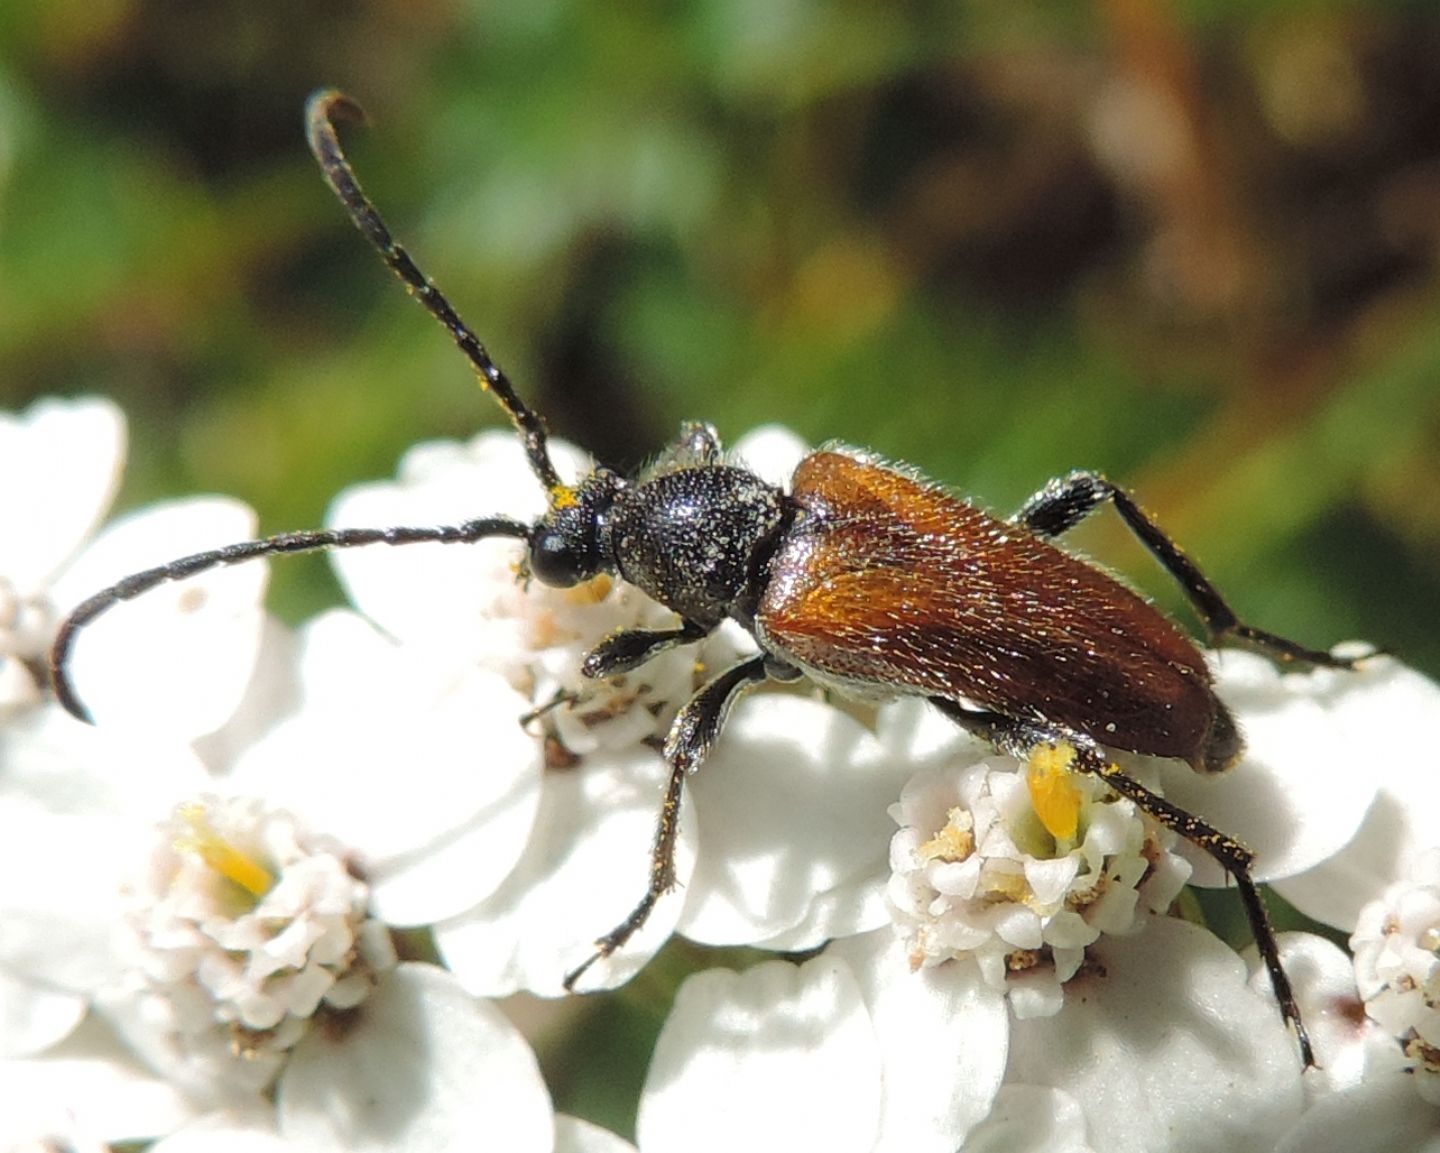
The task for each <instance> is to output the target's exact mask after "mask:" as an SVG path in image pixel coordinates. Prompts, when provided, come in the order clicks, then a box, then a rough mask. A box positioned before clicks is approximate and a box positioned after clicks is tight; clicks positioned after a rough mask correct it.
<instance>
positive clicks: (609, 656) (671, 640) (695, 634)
mask: <svg viewBox="0 0 1440 1153" xmlns="http://www.w3.org/2000/svg"><path fill="white" fill-rule="evenodd" d="M709 633H710V630H709V629H707V628H705V627H704V626H703V625H697V624H695V623H693V622H691V621H686V622H685V623H684V624H682V625H681V626H680V627H679V628H678V629H622V630H621V631H620V632H616V633H611V634H610V635H609V636H608V637H606V638H605V639H604V640H603V641H601V642H600V643H599V644H598V645H596V646H595V647H594V648H593V649H591V650H590V651H589V652H588V653H586V654H585V660H584V663H583V664H581V666H580V671H581V672H582V673H584V674H585V675H586V676H587V677H594V678H597V679H599V678H601V677H613V676H616V675H618V674H619V673H628V672H629V671H630V670H631V669H634V668H638V667H639V666H641V665H643V664H644V663H645V662H646V661H648V660H649V659H650V658H651V657H654V656H659V655H660V653H662V652H664V651H665V650H666V649H671V648H674V647H675V646H676V645H685V644H690V643H691V642H693V641H702V640H704V639H705V638H706V637H707V636H708V635H709Z"/></svg>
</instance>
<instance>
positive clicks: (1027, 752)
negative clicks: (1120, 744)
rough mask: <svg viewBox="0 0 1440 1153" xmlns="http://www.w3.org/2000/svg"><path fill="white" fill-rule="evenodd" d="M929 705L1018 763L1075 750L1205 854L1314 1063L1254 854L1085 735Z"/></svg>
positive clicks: (1080, 760)
mask: <svg viewBox="0 0 1440 1153" xmlns="http://www.w3.org/2000/svg"><path fill="white" fill-rule="evenodd" d="M930 702H931V703H932V704H933V705H935V707H936V708H938V709H939V710H940V711H941V712H942V713H944V714H945V715H946V716H947V717H949V718H950V719H951V720H953V721H955V722H956V723H957V724H958V725H960V726H961V727H962V728H964V729H965V730H967V731H968V732H971V733H973V734H975V735H976V736H978V737H980V738H981V739H982V740H985V741H988V742H989V743H990V744H992V745H994V746H995V747H996V748H997V749H999V750H1000V751H1001V752H1003V753H1006V754H1008V755H1010V756H1014V757H1016V758H1019V759H1022V760H1023V759H1026V758H1028V757H1030V756H1031V754H1032V753H1033V752H1034V750H1035V749H1036V748H1037V747H1040V746H1052V747H1053V746H1057V745H1060V744H1069V745H1070V746H1071V747H1072V748H1073V749H1074V750H1075V754H1074V757H1073V759H1072V761H1071V768H1072V769H1074V770H1076V771H1079V772H1085V773H1092V774H1094V775H1095V776H1098V777H1099V778H1100V779H1101V780H1103V781H1104V782H1105V783H1106V784H1107V785H1109V786H1110V788H1111V789H1112V790H1114V791H1115V792H1116V793H1119V794H1120V795H1121V796H1122V797H1125V798H1126V799H1127V800H1130V801H1133V802H1134V803H1135V805H1136V807H1138V808H1139V809H1140V810H1141V811H1142V812H1144V813H1147V814H1149V815H1150V816H1151V817H1153V818H1154V819H1155V820H1156V821H1158V822H1159V823H1160V824H1161V825H1163V826H1165V828H1167V829H1169V830H1171V831H1172V832H1175V833H1178V834H1179V835H1180V836H1182V837H1184V838H1185V839H1186V840H1187V841H1189V842H1190V843H1191V844H1193V845H1195V846H1197V847H1198V848H1200V849H1203V850H1204V851H1205V852H1206V853H1208V854H1209V855H1210V856H1211V857H1212V858H1213V859H1214V860H1215V862H1216V864H1218V865H1219V866H1220V867H1221V868H1222V869H1224V870H1225V872H1226V874H1227V875H1228V876H1230V877H1231V878H1232V879H1233V880H1234V882H1235V888H1236V890H1237V891H1238V892H1239V894H1240V901H1241V904H1242V905H1243V906H1244V908H1245V918H1246V920H1247V921H1248V922H1249V923H1250V932H1251V935H1252V936H1253V937H1254V938H1255V946H1256V948H1257V949H1259V951H1260V956H1261V959H1262V960H1264V962H1265V969H1266V972H1267V973H1268V974H1269V976H1270V986H1271V988H1272V989H1273V990H1274V992H1275V1000H1276V1001H1277V1002H1278V1003H1279V1005H1280V1014H1281V1016H1282V1017H1283V1018H1284V1019H1285V1021H1286V1022H1287V1023H1288V1024H1289V1025H1290V1026H1291V1028H1293V1029H1294V1030H1295V1038H1296V1040H1297V1041H1298V1043H1299V1045H1300V1055H1301V1057H1302V1058H1303V1060H1304V1062H1305V1065H1306V1066H1307V1067H1310V1066H1313V1065H1314V1064H1315V1053H1314V1050H1313V1049H1312V1048H1311V1045H1310V1036H1309V1034H1308V1033H1307V1032H1306V1031H1305V1023H1304V1022H1303V1021H1302V1020H1301V1018H1300V1006H1299V1005H1298V1004H1297V1003H1296V1001H1295V992H1294V990H1293V989H1292V988H1291V985H1290V977H1289V975H1288V974H1287V973H1286V972H1285V967H1284V965H1282V964H1281V962H1280V948H1279V944H1278V942H1277V941H1276V939H1275V929H1274V926H1273V925H1271V923H1270V915H1269V914H1268V913H1267V912H1266V910H1265V902H1264V899H1263V898H1262V897H1261V895H1260V890H1259V888H1258V887H1257V886H1256V884H1255V880H1254V878H1253V877H1252V876H1251V867H1252V865H1253V864H1254V861H1255V854H1254V853H1252V852H1251V851H1250V850H1249V849H1247V848H1246V847H1245V846H1244V845H1242V844H1241V843H1240V842H1239V841H1237V840H1235V838H1234V837H1231V836H1229V835H1227V834H1225V833H1222V832H1221V831H1220V830H1219V829H1217V828H1215V826H1213V825H1211V824H1209V823H1208V822H1206V821H1203V820H1201V819H1200V818H1199V817H1197V816H1195V815H1194V814H1193V813H1189V812H1186V811H1185V810H1184V809H1182V808H1180V806H1178V805H1176V804H1175V803H1174V802H1173V801H1167V800H1166V799H1165V798H1164V797H1162V796H1160V795H1159V794H1158V793H1156V792H1153V791H1152V790H1150V789H1148V788H1146V787H1145V786H1144V785H1142V784H1141V783H1140V782H1139V781H1137V780H1135V779H1134V778H1133V777H1130V776H1127V775H1126V774H1125V773H1124V772H1123V771H1122V770H1121V769H1120V767H1119V766H1118V765H1116V764H1114V763H1113V762H1112V761H1111V760H1110V758H1109V757H1108V756H1106V755H1105V751H1104V749H1102V748H1101V747H1100V745H1099V744H1097V743H1096V742H1095V741H1094V740H1093V739H1092V738H1090V737H1088V736H1086V735H1085V734H1084V733H1080V732H1076V731H1074V730H1072V729H1068V728H1066V727H1064V726H1061V725H1044V724H1035V723H1029V722H1025V721H1017V720H1014V719H1012V718H1010V717H1007V716H1004V715H1003V714H1000V713H993V712H986V711H981V710H973V709H966V708H964V707H962V706H960V705H957V704H956V703H955V702H954V701H951V700H947V699H945V698H943V697H931V698H930Z"/></svg>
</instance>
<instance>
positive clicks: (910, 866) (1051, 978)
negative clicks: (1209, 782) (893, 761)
mask: <svg viewBox="0 0 1440 1153" xmlns="http://www.w3.org/2000/svg"><path fill="white" fill-rule="evenodd" d="M965 743H970V744H971V745H972V748H973V742H957V745H959V746H961V747H963V745H964V744H965ZM1071 752H1073V750H1066V749H1063V748H1062V749H1055V750H1051V749H1041V750H1037V752H1036V754H1035V755H1034V756H1033V757H1032V761H1031V765H1030V766H1029V767H1028V768H1027V766H1025V765H1022V764H1019V763H1017V762H1016V761H1015V760H1014V758H1012V757H1005V756H989V757H984V756H980V757H976V756H975V755H974V752H972V753H971V755H970V756H969V757H960V758H958V759H957V760H956V761H955V762H954V763H952V764H949V765H946V766H945V767H943V768H934V769H930V770H928V771H925V772H921V773H920V774H918V775H917V776H915V777H914V778H912V779H911V781H910V782H909V783H908V784H907V785H906V786H905V789H904V790H903V791H902V792H901V794H900V800H899V802H898V803H897V804H895V805H894V806H892V807H891V813H892V815H893V817H894V819H895V822H896V823H897V824H898V825H899V826H900V831H899V832H898V833H896V835H895V838H894V840H893V841H892V842H891V849H890V857H891V865H892V868H893V869H894V874H893V876H892V878H891V882H890V887H889V894H890V904H891V911H892V915H893V917H894V921H895V924H896V927H897V928H898V929H899V930H900V932H901V933H902V935H904V936H905V938H906V939H907V941H908V951H909V956H910V963H911V964H912V965H913V966H915V967H917V968H919V967H922V966H932V965H938V964H942V963H944V962H945V961H947V960H950V959H952V958H969V959H973V960H974V961H975V962H976V963H977V964H978V965H979V968H980V972H981V974H982V975H983V976H984V978H985V980H986V982H987V983H988V984H990V985H991V986H993V987H995V988H998V989H1007V991H1008V992H1009V996H1010V1001H1011V1005H1012V1007H1013V1008H1014V1010H1015V1013H1016V1015H1017V1016H1020V1017H1031V1016H1036V1015H1049V1014H1053V1013H1055V1012H1057V1011H1058V1010H1059V1008H1060V1004H1061V1001H1062V998H1063V993H1062V986H1063V985H1064V983H1065V982H1066V981H1068V980H1070V978H1071V977H1073V976H1074V975H1075V974H1076V973H1077V972H1078V971H1079V969H1080V968H1081V966H1082V964H1083V963H1084V961H1085V955H1086V954H1085V951H1086V949H1087V948H1088V947H1089V946H1090V945H1093V944H1094V943H1095V942H1096V941H1097V940H1098V939H1099V937H1100V934H1101V933H1102V932H1103V933H1110V934H1127V933H1133V932H1135V931H1136V930H1138V929H1139V928H1140V927H1141V926H1142V925H1143V923H1144V921H1143V917H1144V915H1145V914H1146V913H1156V912H1162V911H1164V910H1165V909H1166V908H1167V907H1168V906H1169V905H1170V902H1171V901H1173V900H1174V898H1175V896H1176V895H1177V894H1178V893H1179V891H1180V888H1181V887H1182V886H1183V885H1184V883H1185V878H1186V876H1187V875H1188V872H1189V870H1188V868H1185V867H1184V865H1183V862H1181V861H1179V860H1178V859H1177V858H1175V857H1173V856H1172V855H1171V854H1170V853H1169V849H1170V847H1171V846H1172V845H1173V844H1174V842H1175V839H1176V838H1175V836H1174V834H1172V833H1169V832H1168V831H1167V830H1164V829H1161V828H1159V827H1158V826H1156V825H1155V824H1154V823H1153V822H1151V821H1149V820H1147V819H1146V818H1145V817H1144V816H1143V815H1142V814H1141V813H1140V812H1139V811H1138V810H1137V809H1136V808H1135V806H1134V804H1133V803H1132V802H1130V801H1127V800H1124V799H1122V798H1118V797H1116V796H1115V795H1114V794H1113V793H1112V792H1111V791H1110V790H1109V789H1108V788H1107V787H1106V786H1105V785H1104V783H1103V782H1102V781H1100V780H1099V779H1098V778H1095V777H1091V776H1082V775H1080V774H1076V773H1071V772H1069V771H1068V768H1067V767H1066V765H1065V764H1064V763H1062V762H1064V761H1066V760H1067V759H1068V757H1069V756H1070V755H1071ZM1042 762H1043V763H1042ZM1050 762H1053V763H1050ZM1046 793H1050V794H1054V793H1059V794H1060V798H1061V799H1060V801H1059V802H1058V803H1057V802H1056V800H1055V798H1054V797H1053V796H1050V797H1046V796H1045V795H1044V794H1046ZM1037 800H1040V801H1041V806H1040V807H1042V808H1043V807H1046V806H1047V805H1048V807H1049V808H1050V809H1058V810H1060V812H1059V813H1058V817H1059V818H1060V819H1061V821H1063V823H1064V824H1065V826H1066V827H1065V828H1064V829H1062V830H1059V831H1053V830H1052V829H1051V828H1048V827H1047V824H1046V823H1045V822H1044V821H1042V819H1041V818H1040V817H1039V816H1037V804H1036V802H1037ZM1055 823H1056V818H1055V817H1052V818H1051V820H1050V824H1055Z"/></svg>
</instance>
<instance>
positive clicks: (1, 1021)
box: [0, 969, 85, 1058]
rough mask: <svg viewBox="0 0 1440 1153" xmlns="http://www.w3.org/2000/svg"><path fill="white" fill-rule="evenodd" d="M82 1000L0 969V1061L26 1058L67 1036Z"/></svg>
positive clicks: (80, 1013) (80, 1010)
mask: <svg viewBox="0 0 1440 1153" xmlns="http://www.w3.org/2000/svg"><path fill="white" fill-rule="evenodd" d="M83 1016H85V998H84V997H80V996H77V995H76V994H74V993H68V992H63V991H59V990H56V989H52V988H50V987H48V986H46V985H42V984H40V983H38V982H36V981H32V980H28V979H26V978H23V977H19V976H16V975H15V974H13V973H9V972H6V971H5V970H3V969H0V1058H10V1057H29V1056H32V1055H33V1054H36V1053H39V1052H41V1051H42V1050H44V1049H48V1048H49V1047H50V1046H51V1045H54V1044H55V1043H56V1042H57V1041H60V1040H61V1039H62V1038H64V1037H65V1036H67V1035H68V1034H69V1033H70V1032H71V1031H72V1030H73V1029H74V1028H75V1026H76V1025H78V1024H79V1023H80V1018H82V1017H83Z"/></svg>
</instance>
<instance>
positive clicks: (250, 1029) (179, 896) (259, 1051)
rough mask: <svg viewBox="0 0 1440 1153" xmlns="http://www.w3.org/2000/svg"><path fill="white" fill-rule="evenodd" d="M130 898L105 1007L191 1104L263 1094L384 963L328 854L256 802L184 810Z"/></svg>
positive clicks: (379, 929) (380, 943)
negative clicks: (313, 1032)
mask: <svg viewBox="0 0 1440 1153" xmlns="http://www.w3.org/2000/svg"><path fill="white" fill-rule="evenodd" d="M159 832H160V835H159V837H158V838H157V841H156V843H155V846H154V849H153V852H152V856H151V859H150V861H149V867H148V868H147V869H146V870H145V872H144V874H143V875H141V876H139V877H137V879H136V881H135V885H134V889H133V891H131V892H130V893H129V894H128V900H127V905H128V910H127V917H126V927H127V929H128V930H129V931H128V933H125V934H124V935H123V937H124V940H123V947H124V949H125V953H126V955H127V958H128V960H129V965H128V967H127V969H126V972H125V975H124V983H123V987H122V988H112V989H108V990H106V991H105V993H104V996H103V1001H104V1003H105V1004H107V1005H108V1006H109V1008H110V1010H111V1012H112V1014H113V1015H114V1016H115V1017H116V1019H118V1020H119V1021H121V1022H122V1023H123V1024H124V1025H125V1027H126V1033H127V1036H128V1037H129V1038H130V1039H131V1041H132V1043H134V1044H135V1045H136V1046H137V1048H139V1049H141V1051H143V1052H146V1053H147V1055H148V1056H149V1057H150V1059H151V1061H152V1063H154V1064H155V1065H157V1066H158V1067H161V1068H165V1069H167V1070H168V1071H170V1072H171V1075H172V1076H173V1077H174V1078H175V1080H176V1081H177V1082H178V1083H180V1084H182V1085H184V1086H186V1087H187V1088H188V1089H190V1090H191V1091H192V1093H193V1094H194V1095H195V1096H196V1097H197V1098H199V1099H202V1100H203V1099H206V1098H207V1097H212V1098H219V1099H222V1100H225V1099H236V1098H243V1096H245V1095H246V1093H254V1092H257V1091H261V1090H264V1089H266V1088H268V1087H269V1085H270V1083H271V1082H272V1081H273V1080H274V1078H275V1077H276V1076H277V1075H278V1073H279V1072H280V1070H281V1069H282V1068H283V1065H284V1060H285V1058H286V1056H287V1055H288V1053H289V1052H290V1050H291V1049H293V1048H294V1047H295V1045H296V1043H297V1042H298V1041H299V1040H300V1039H301V1038H303V1037H304V1036H305V1035H306V1033H307V1031H308V1030H309V1028H310V1027H311V1024H312V1019H313V1018H314V1017H315V1016H316V1014H317V1013H322V1014H323V1012H324V1011H325V1010H330V1011H337V1010H348V1009H354V1008H355V1007H356V1006H357V1005H359V1004H360V1003H361V1002H362V1001H363V1000H364V999H365V997H366V996H367V995H368V994H369V992H370V991H371V989H372V987H373V986H374V985H375V983H376V982H378V981H379V979H380V978H381V977H382V976H383V975H384V974H385V973H386V972H388V971H389V970H390V969H392V968H393V967H394V965H395V952H394V947H393V946H392V945H391V943H390V938H389V934H388V931H387V930H386V928H385V926H384V925H383V924H381V923H380V922H379V921H376V920H375V919H374V918H373V917H371V916H369V910H368V900H369V889H368V886H366V884H365V883H364V882H363V881H362V880H360V879H359V878H358V877H356V876H354V875H353V874H352V872H351V866H350V863H349V862H347V861H346V860H345V859H344V856H343V853H342V852H341V851H340V850H339V846H338V845H336V844H334V843H331V842H328V841H327V840H326V839H324V838H318V837H316V836H315V835H314V834H312V833H311V832H310V831H309V830H306V829H304V828H302V827H301V826H300V825H299V824H298V823H297V822H296V820H295V819H294V818H293V817H292V816H291V815H290V814H288V813H284V812H275V811H270V810H266V809H265V808H264V807H263V806H262V805H261V804H260V802H259V801H257V800H254V799H248V798H246V799H240V798H231V799H229V800H221V799H219V798H206V799H202V800H199V801H193V802H190V803H188V804H186V805H182V806H181V807H180V808H179V809H177V811H176V812H175V814H174V815H173V817H172V818H171V820H170V821H169V822H168V823H167V825H166V826H164V827H162V828H161V830H160V831H159Z"/></svg>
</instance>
